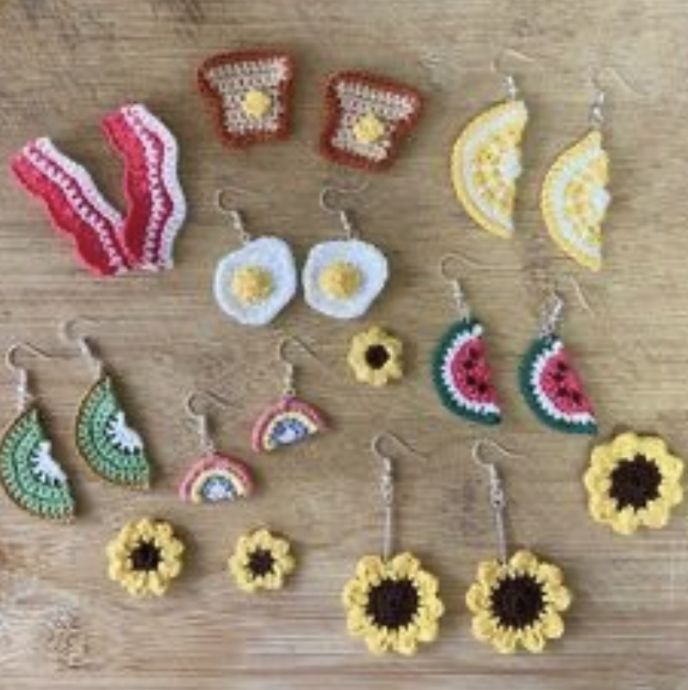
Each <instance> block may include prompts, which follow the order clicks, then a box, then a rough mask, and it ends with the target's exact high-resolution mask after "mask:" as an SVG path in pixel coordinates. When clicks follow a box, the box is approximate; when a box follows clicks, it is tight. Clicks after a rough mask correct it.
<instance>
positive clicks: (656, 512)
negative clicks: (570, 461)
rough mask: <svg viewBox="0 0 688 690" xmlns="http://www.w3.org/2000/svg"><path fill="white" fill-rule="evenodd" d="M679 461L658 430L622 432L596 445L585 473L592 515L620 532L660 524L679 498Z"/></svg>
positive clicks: (664, 522)
mask: <svg viewBox="0 0 688 690" xmlns="http://www.w3.org/2000/svg"><path fill="white" fill-rule="evenodd" d="M682 474H683V461H682V460H681V459H680V458H678V457H676V456H674V455H672V454H671V453H670V452H669V450H668V449H667V446H666V443H665V442H664V440H663V439H661V438H660V437H659V436H638V435H637V434H634V433H632V432H626V433H623V434H620V435H618V436H616V437H615V438H613V439H612V440H611V441H610V442H609V443H606V444H600V445H598V446H596V447H595V448H594V449H593V451H592V454H591V456H590V464H589V466H588V469H587V470H586V472H585V475H584V476H583V483H584V484H585V488H586V489H587V491H588V510H589V512H590V515H591V516H592V518H593V520H595V521H596V522H600V523H603V524H608V525H609V526H610V527H611V528H612V529H613V530H614V531H615V532H618V533H619V534H624V535H629V534H633V533H634V532H635V531H636V530H637V529H638V527H640V526H645V527H653V528H660V527H664V526H665V525H666V524H667V522H668V521H669V516H670V513H671V509H672V508H673V507H674V506H677V505H678V504H679V503H681V501H682V500H683V489H682V488H681V475H682Z"/></svg>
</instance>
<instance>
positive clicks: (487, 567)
mask: <svg viewBox="0 0 688 690" xmlns="http://www.w3.org/2000/svg"><path fill="white" fill-rule="evenodd" d="M503 571H504V566H503V565H502V564H501V563H500V562H499V561H497V560H496V559H493V560H491V561H481V562H480V563H479V564H478V580H479V581H480V582H484V583H485V584H486V585H487V586H488V587H492V586H493V585H494V584H495V583H496V582H497V580H498V579H499V577H500V576H501V574H502V573H503Z"/></svg>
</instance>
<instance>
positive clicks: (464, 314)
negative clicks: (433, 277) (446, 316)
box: [439, 253, 471, 319]
mask: <svg viewBox="0 0 688 690" xmlns="http://www.w3.org/2000/svg"><path fill="white" fill-rule="evenodd" d="M450 261H464V257H463V256H462V255H461V254H457V253H450V254H445V255H444V256H443V257H442V258H441V259H440V263H439V269H440V275H441V276H442V278H444V280H445V281H446V282H447V283H448V284H449V285H450V286H451V290H452V297H453V298H454V302H455V303H456V310H457V312H458V315H459V318H461V319H470V318H471V307H470V305H469V304H468V300H467V299H466V293H465V292H464V290H463V287H462V286H461V280H460V279H459V277H458V276H457V275H455V274H453V273H450V272H449V270H448V268H447V267H448V264H449V262H450ZM466 263H468V264H469V265H470V264H471V262H470V261H466Z"/></svg>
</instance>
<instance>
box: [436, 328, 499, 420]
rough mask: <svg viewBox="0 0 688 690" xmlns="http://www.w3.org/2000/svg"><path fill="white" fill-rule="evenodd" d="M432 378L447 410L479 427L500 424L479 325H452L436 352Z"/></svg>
mask: <svg viewBox="0 0 688 690" xmlns="http://www.w3.org/2000/svg"><path fill="white" fill-rule="evenodd" d="M432 377H433V381H434V383H435V388H436V389H437V393H438V394H439V396H440V400H441V401H442V404H443V405H444V406H445V407H446V408H447V409H448V410H450V411H451V412H453V413H454V414H456V415H458V416H459V417H464V418H465V419H470V420H471V421H473V422H479V423H480V424H499V422H500V421H501V419H502V413H501V410H500V408H499V403H498V400H497V393H496V391H495V389H494V386H493V385H492V375H491V371H490V367H489V365H488V363H487V353H486V349H485V341H484V339H483V327H482V324H481V323H480V322H478V321H476V320H475V319H461V320H460V321H457V322H456V323H453V324H452V325H451V327H450V328H449V330H448V331H447V332H446V333H445V334H444V336H443V337H442V340H441V341H440V343H439V344H438V346H437V349H436V350H435V355H434V357H433V361H432Z"/></svg>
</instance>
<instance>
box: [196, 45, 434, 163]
mask: <svg viewBox="0 0 688 690" xmlns="http://www.w3.org/2000/svg"><path fill="white" fill-rule="evenodd" d="M293 83H294V60H293V59H292V57H291V55H289V54H288V53H284V52H280V51H272V50H246V51H235V52H228V53H220V54H217V55H213V56H211V57H209V58H208V59H207V60H205V61H204V62H203V64H202V65H201V66H200V68H199V70H198V86H199V89H200V91H201V94H202V95H203V96H204V97H205V98H206V99H207V100H208V102H209V104H210V106H211V108H212V110H213V117H214V120H215V127H216V130H217V132H218V135H219V137H220V139H221V140H222V141H223V142H224V143H225V144H227V145H229V146H231V147H246V146H249V145H252V144H256V143H259V142H266V141H273V140H278V139H286V138H287V137H288V136H289V133H290V123H291V97H292V89H293ZM324 100H325V120H324V123H323V128H322V133H321V136H320V152H321V153H322V155H324V156H325V157H326V158H328V159H330V160H332V161H334V162H336V163H339V164H341V165H347V166H350V167H354V168H362V169H365V170H382V169H384V168H388V167H389V166H390V165H391V164H392V163H393V161H394V159H395V157H396V154H397V150H398V148H399V144H400V142H401V141H402V139H403V138H404V137H405V136H406V135H407V134H408V132H409V131H411V130H412V129H413V128H414V126H415V125H416V122H417V121H418V118H419V117H420V113H421V107H422V98H421V95H420V94H419V93H418V92H417V91H416V90H415V89H412V88H410V87H408V86H405V85H404V84H399V83H397V82H395V81H392V80H391V79H388V78H387V77H381V76H376V75H372V74H367V73H365V72H359V71H343V72H337V73H336V74H333V75H331V76H330V78H329V79H328V82H327V85H326V88H325V98H324Z"/></svg>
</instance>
